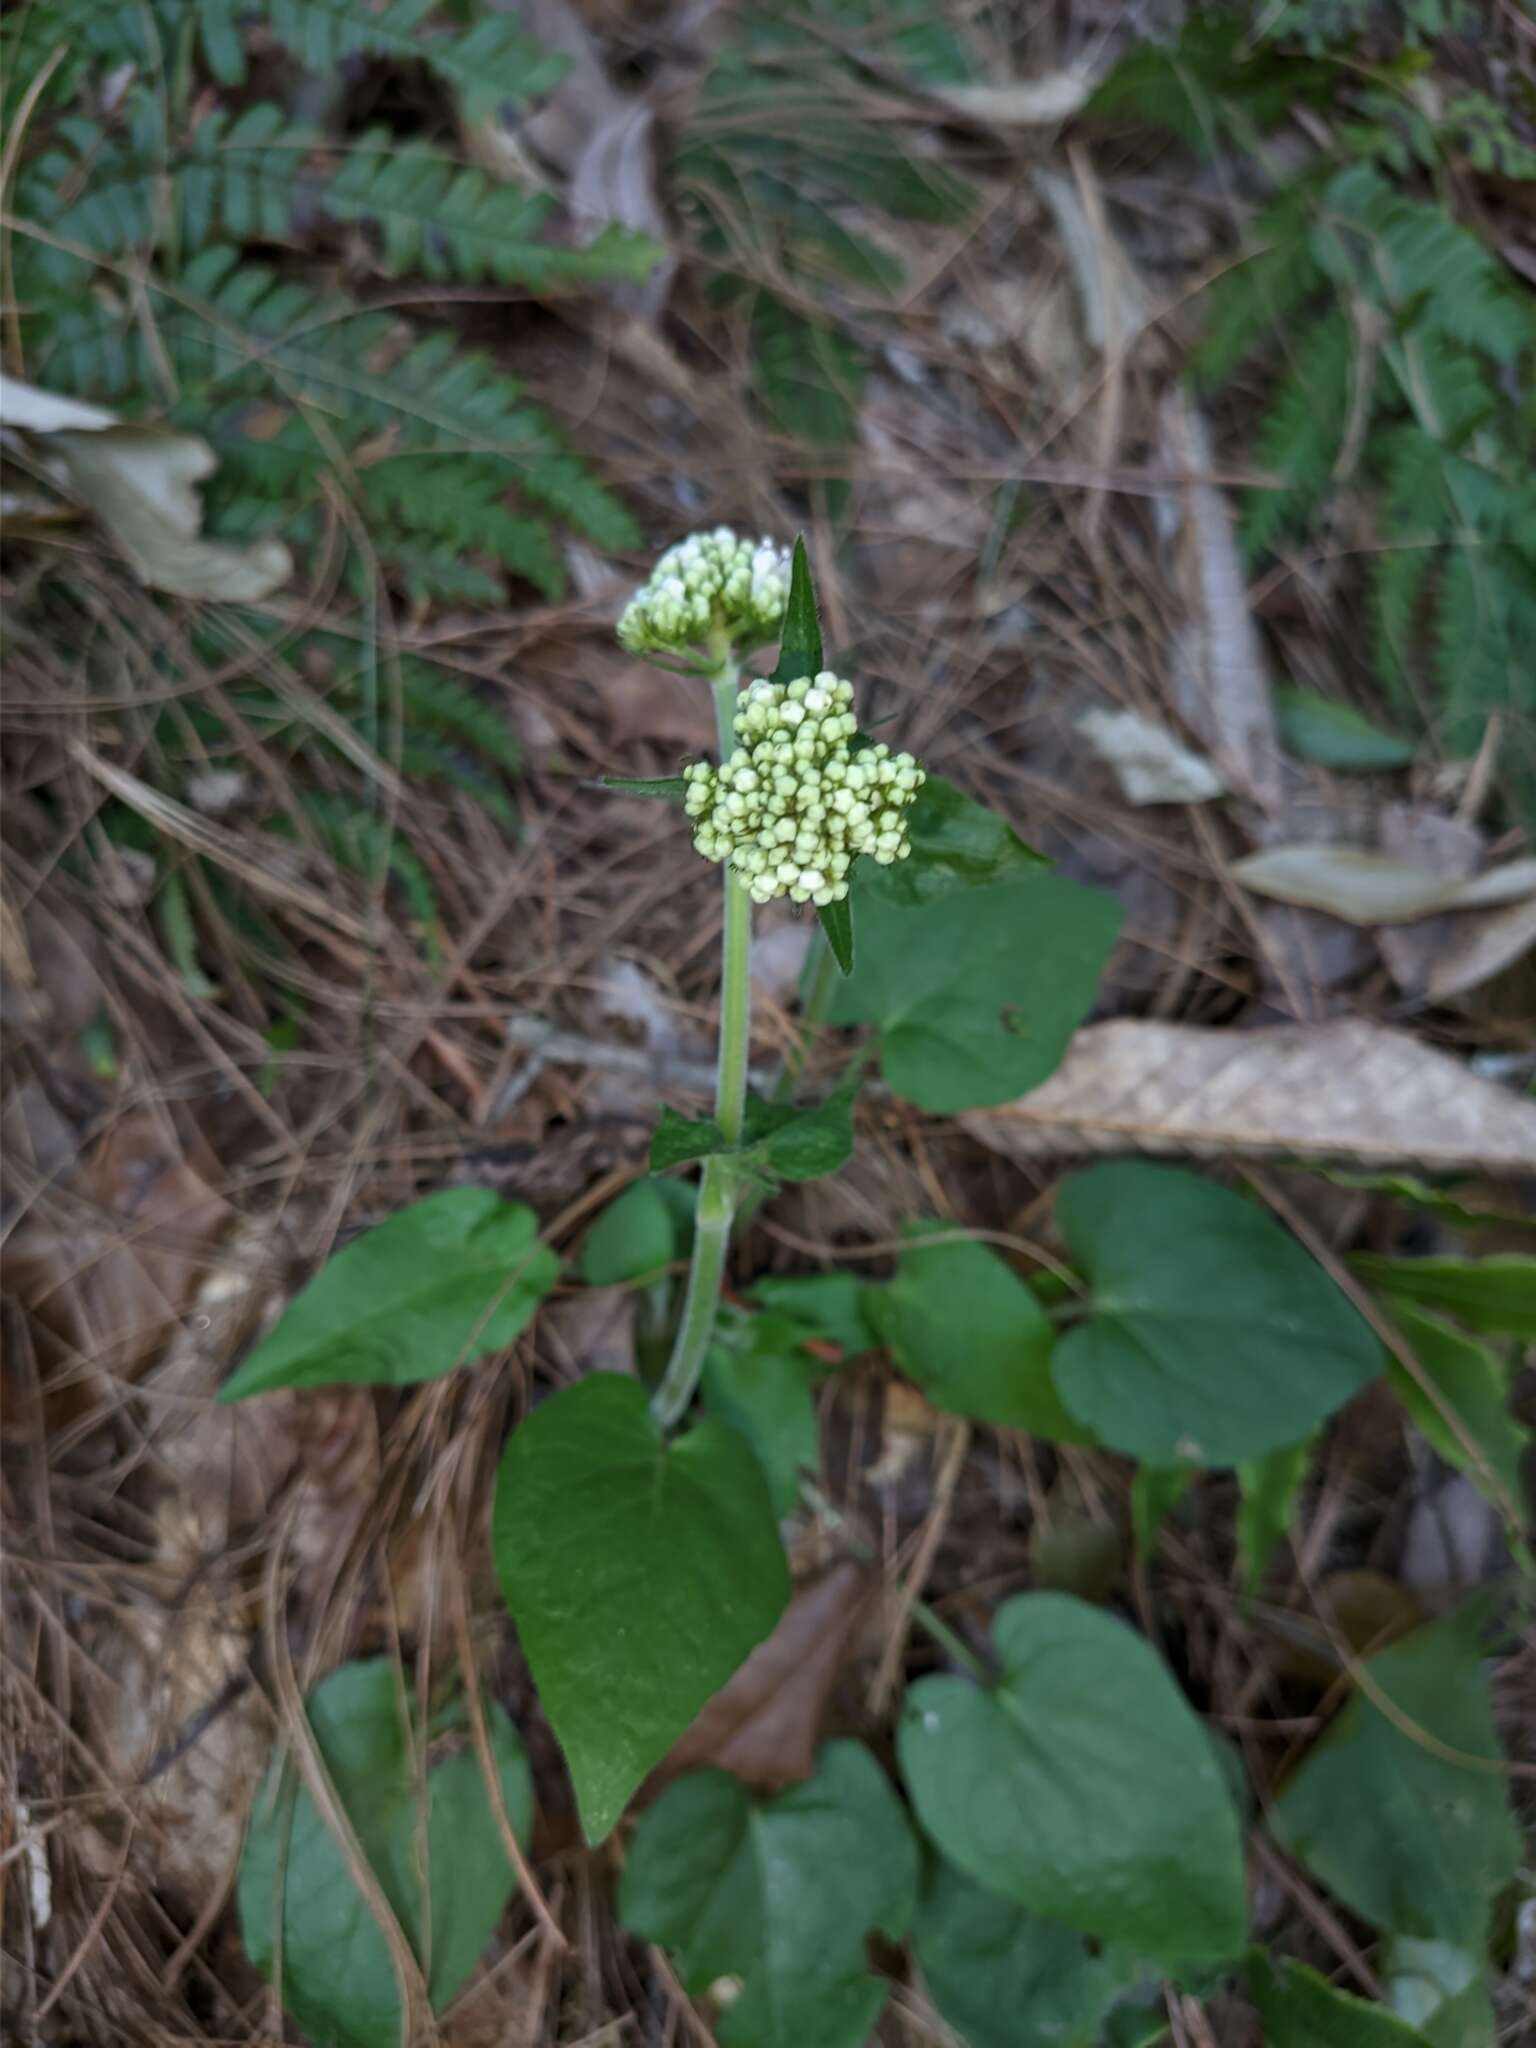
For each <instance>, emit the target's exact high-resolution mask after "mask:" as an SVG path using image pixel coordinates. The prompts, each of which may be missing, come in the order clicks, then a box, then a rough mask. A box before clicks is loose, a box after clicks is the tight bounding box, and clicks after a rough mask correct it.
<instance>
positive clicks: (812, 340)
mask: <svg viewBox="0 0 1536 2048" xmlns="http://www.w3.org/2000/svg"><path fill="white" fill-rule="evenodd" d="M752 343H753V353H754V355H755V357H756V368H757V392H758V397H759V399H760V400H761V402H762V407H763V410H764V412H766V413H767V415H768V417H769V419H770V420H772V422H773V424H774V425H775V426H776V427H777V428H778V429H779V431H780V432H781V433H784V434H790V435H793V436H794V437H795V438H796V439H797V440H801V441H808V442H810V444H811V445H812V446H813V447H822V448H841V447H846V446H847V444H848V443H849V442H850V441H852V439H853V437H854V435H855V433H856V432H857V430H858V424H859V400H860V398H861V397H862V395H863V390H864V358H863V356H862V354H861V353H860V352H859V350H858V349H857V348H856V347H855V346H854V344H853V343H852V342H851V341H850V340H849V339H848V337H847V336H846V335H845V334H843V333H841V332H840V331H839V330H838V329H837V328H835V327H833V326H831V325H829V323H828V322H826V321H824V320H812V319H808V318H807V317H806V316H805V315H804V314H803V313H799V312H796V311H795V309H794V308H793V307H792V306H786V305H785V304H784V302H783V300H782V299H779V298H776V297H775V296H774V294H773V293H772V292H768V291H760V292H759V293H758V294H757V298H756V301H755V303H754V305H753V309H752Z"/></svg>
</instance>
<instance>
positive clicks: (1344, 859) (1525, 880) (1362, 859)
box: [1228, 846, 1536, 925]
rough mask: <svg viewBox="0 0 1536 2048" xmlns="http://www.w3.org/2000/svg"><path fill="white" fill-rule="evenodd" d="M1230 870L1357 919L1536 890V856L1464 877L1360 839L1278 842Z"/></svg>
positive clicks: (1249, 882) (1394, 919)
mask: <svg viewBox="0 0 1536 2048" xmlns="http://www.w3.org/2000/svg"><path fill="white" fill-rule="evenodd" d="M1228 873H1229V874H1230V875H1231V877H1232V879H1233V881H1234V882H1241V883H1242V885H1243V887H1244V888H1245V889H1252V890H1253V891H1254V893H1255V894H1256V895H1259V896H1272V897H1274V898H1275V899H1276V901H1277V902H1280V903H1301V904H1305V905H1306V906H1307V907H1308V908H1309V909H1312V910H1326V911H1327V912H1328V913H1329V915H1330V916H1332V917H1338V918H1342V919H1343V920H1344V922H1345V923H1346V924H1356V925H1372V924H1407V923H1409V922H1410V921H1411V920H1412V919H1414V918H1418V917H1433V916H1435V915H1436V914H1437V913H1438V912H1440V911H1443V910H1486V909H1491V908H1492V907H1493V906H1495V905H1496V904H1501V903H1518V902H1521V901H1523V900H1524V899H1525V898H1526V897H1527V896H1536V857H1531V858H1528V859H1525V860H1511V861H1506V862H1505V863H1504V865H1503V867H1498V868H1489V869H1488V870H1487V871H1486V872H1485V873H1483V874H1481V875H1469V876H1467V877H1465V878H1464V879H1461V880H1458V879H1457V878H1455V877H1454V876H1446V875H1437V874H1435V873H1434V872H1433V871H1432V870H1430V869H1428V868H1420V867H1412V866H1410V865H1409V864H1408V863H1407V862H1406V861H1400V860H1393V859H1391V858H1390V856H1388V855H1386V854H1381V853H1368V852H1367V851H1366V850H1365V849H1364V848H1363V847H1358V846H1273V847H1270V848H1269V849H1268V851H1266V852H1264V853H1253V854H1250V855H1249V856H1248V858H1247V859H1246V860H1240V861H1238V862H1236V863H1235V864H1234V866H1232V867H1231V868H1229V869H1228Z"/></svg>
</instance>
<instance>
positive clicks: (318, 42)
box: [184, 0, 570, 121]
mask: <svg viewBox="0 0 1536 2048" xmlns="http://www.w3.org/2000/svg"><path fill="white" fill-rule="evenodd" d="M184 4H187V5H193V6H195V5H196V4H197V0H184ZM435 7H436V0H386V4H385V5H383V6H381V7H374V6H371V5H370V4H369V0H263V4H261V5H260V6H259V8H258V9H257V10H256V11H257V12H258V13H259V14H260V17H261V21H262V25H263V26H264V27H265V29H266V30H267V32H268V33H269V34H270V35H271V36H272V37H273V39H274V40H275V41H277V42H279V43H281V44H282V46H283V47H284V49H286V50H288V51H289V52H290V53H291V54H292V55H293V56H295V57H297V58H298V60H299V62H300V63H301V64H302V65H303V66H304V68H305V70H306V71H334V70H337V69H339V68H340V67H341V66H342V65H343V64H345V63H346V62H347V60H348V59H349V58H352V57H388V58H392V59H393V60H394V61H395V62H396V63H399V64H425V65H427V66H428V67H429V68H430V69H431V70H432V71H434V72H435V73H436V74H437V76H438V77H439V78H440V79H442V81H443V82H444V84H445V85H447V86H449V87H450V88H451V90H452V91H453V92H454V94H455V95H456V96H457V98H458V99H459V101H460V102H461V105H462V108H463V112H464V115H465V117H466V119H468V120H470V121H476V120H479V119H481V118H482V117H484V116H486V115H489V114H493V113H495V112H497V111H498V110H499V109H500V108H502V107H506V106H512V105H516V104H517V103H518V102H519V101H522V100H527V99H534V98H537V96H538V95H539V94H540V93H544V92H548V91H549V89H550V87H551V86H553V85H556V84H558V83H559V81H560V79H561V78H563V77H564V76H565V73H566V71H567V70H568V69H569V67H570V60H569V58H567V57H562V56H559V55H558V54H557V53H556V52H554V51H551V50H546V49H543V48H542V47H541V46H540V45H539V44H538V43H536V42H534V41H533V40H532V39H531V38H530V37H529V35H528V34H527V32H526V31H525V30H524V29H523V27H522V25H521V24H520V23H519V21H518V19H517V17H516V15H514V14H511V13H500V12H491V11H489V10H486V11H484V12H481V13H480V15H479V18H478V19H477V20H476V21H474V22H473V23H472V24H471V25H470V26H469V27H468V28H461V29H443V30H437V31H434V30H431V29H429V28H428V27H427V22H428V17H429V16H430V15H431V14H432V13H433V11H434V9H435ZM245 11H249V10H245Z"/></svg>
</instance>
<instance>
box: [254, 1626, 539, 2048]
mask: <svg viewBox="0 0 1536 2048" xmlns="http://www.w3.org/2000/svg"><path fill="white" fill-rule="evenodd" d="M304 1711H305V1714H306V1716H307V1718H308V1720H309V1725H310V1732H311V1733H312V1734H313V1736H314V1739H315V1745H316V1747H317V1748H318V1750H319V1752H320V1757H321V1761H322V1762H323V1763H324V1765H325V1770H326V1775H327V1776H328V1777H329V1779H330V1781H331V1784H332V1786H333V1787H334V1789H335V1792H336V1796H337V1798H338V1800H339V1801H340V1803H341V1806H342V1808H343V1810H344V1811H345V1813H346V1816H347V1819H348V1820H349V1821H350V1822H351V1824H352V1829H353V1832H354V1833H355V1834H356V1836H357V1839H358V1843H359V1845H360V1847H361V1848H362V1851H363V1854H364V1856H365V1857H366V1858H367V1860H368V1864H369V1867H370V1869H371V1870H372V1872H373V1875H374V1877H375V1878H376V1879H377V1881H378V1884H379V1887H380V1889H381V1890H382V1891H383V1893H384V1896H385V1898H386V1899H387V1900H388V1901H389V1905H390V1908H391V1910H392V1911H393V1913H394V1915H395V1918H396V1919H397V1920H398V1922H399V1923H400V1928H401V1931H402V1932H403V1933H404V1935H405V1937H406V1939H407V1940H408V1941H409V1942H410V1944H411V1947H412V1948H413V1949H414V1950H415V1952H416V1955H417V1957H418V1959H419V1960H420V1962H421V1966H422V1970H423V1973H424V1975H425V1977H426V1985H427V1995H428V1998H429V1999H430V2001H431V2004H432V2009H433V2011H434V2012H440V2011H441V2010H442V2009H443V2007H444V2006H445V2005H447V2003H448V2001H449V2000H450V1999H451V1998H452V1997H453V1995H454V1993H455V1992H456V1991H457V1990H458V1988H459V1986H460V1985H461V1984H462V1983H463V1982H464V1980H465V1979H466V1978H467V1977H468V1976H469V1974H470V1972H471V1971H472V1970H473V1969H474V1967H475V1965H476V1963H477V1962H478V1961H479V1960H480V1954H481V1951H482V1950H483V1949H484V1947H485V1945H486V1943H487V1942H488V1941H489V1940H490V1938H491V1936H492V1934H493V1933H494V1932H495V1929H496V1923H497V1921H498V1920H499V1919H500V1918H501V1915H502V1911H503V1909H504V1908H505V1906H506V1903H507V1899H508V1897H509V1895H510V1893H511V1891H512V1887H513V1885H514V1883H515V1881H516V1880H515V1877H514V1873H513V1870H512V1866H511V1864H510V1862H509V1861H508V1859H507V1851H506V1847H505V1844H504V1842H503V1840H502V1835H501V1829H500V1827H499V1825H498V1822H497V1818H496V1815H495V1813H494V1811H493V1810H492V1807H491V1803H490V1800H489V1798H488V1795H487V1792H486V1785H485V1778H484V1775H483V1773H482V1771H481V1767H480V1761H479V1759H478V1757H477V1756H476V1755H475V1753H474V1751H473V1750H472V1749H470V1748H468V1747H462V1746H461V1747H460V1748H459V1750H458V1752H457V1754H455V1755H452V1756H449V1757H447V1758H445V1759H444V1760H443V1761H442V1762H440V1763H438V1764H436V1765H435V1766H433V1767H431V1768H428V1769H426V1770H425V1772H423V1771H422V1770H421V1768H420V1765H421V1758H420V1755H419V1751H420V1748H421V1744H422V1740H423V1731H421V1730H420V1729H417V1728H415V1727H413V1726H412V1725H411V1724H410V1723H409V1722H408V1721H407V1719H406V1715H405V1711H404V1706H403V1702H402V1699H401V1694H400V1684H399V1675H398V1673H397V1671H396V1667H395V1662H394V1659H393V1658H391V1657H370V1658H365V1659H363V1660H362V1661H360V1662H358V1663H353V1664H343V1665H342V1666H341V1668H340V1669H339V1670H337V1671H333V1672H332V1673H331V1675H330V1676H329V1678H326V1679H323V1680H322V1681H321V1683H320V1684H319V1685H318V1686H316V1688H315V1690H314V1691H313V1692H312V1693H311V1694H310V1696H309V1698H308V1699H307V1700H306V1701H305V1707H304ZM485 1715H486V1732H487V1734H488V1736H489V1738H490V1745H491V1755H492V1757H493V1758H494V1760H495V1764H496V1774H497V1777H498V1779H499V1781H500V1787H501V1795H502V1798H503V1800H504V1802H505V1804H506V1809H507V1816H508V1818H509V1819H510V1821H511V1823H512V1827H513V1832H514V1833H515V1834H516V1836H517V1837H518V1839H519V1841H521V1842H526V1841H527V1840H528V1836H529V1832H530V1828H531V1824H532V1820H533V1777H532V1773H531V1772H530V1771H529V1768H528V1759H527V1757H526V1756H525V1755H524V1753H523V1746H522V1744H521V1742H519V1740H518V1738H517V1733H516V1731H515V1729H514V1728H513V1726H512V1723H511V1722H510V1721H509V1720H508V1719H507V1716H506V1714H505V1713H504V1711H503V1710H502V1708H501V1707H500V1706H498V1705H497V1703H496V1702H495V1701H494V1700H487V1701H486V1703H485ZM447 1732H448V1731H447V1729H446V1728H444V1727H443V1726H441V1725H438V1726H435V1727H434V1728H433V1729H432V1730H431V1733H432V1734H433V1735H438V1734H444V1733H447ZM423 1806H424V1807H425V1811H423ZM238 1889H239V1903H240V1924H241V1929H242V1932H243V1934H244V1937H245V1948H246V1953H247V1955H249V1957H250V1959H251V1961H252V1962H253V1963H254V1964H255V1965H256V1967H257V1969H258V1970H260V1971H261V1973H262V1974H263V1976H265V1977H267V1978H269V1979H271V1980H272V1981H273V1982H274V1983H275V1984H277V1986H278V1989H279V1992H280V1995H281V1997H282V2001H283V2004H284V2005H285V2006H286V2007H287V2009H288V2010H289V2011H290V2012H291V2013H292V2014H293V2016H294V2018H295V2019H296V2020H297V2021H298V2022H299V2024H300V2026H302V2027H303V2029H304V2031H305V2032H306V2033H307V2034H309V2035H311V2036H312V2037H313V2038H314V2039H315V2040H317V2041H329V2042H333V2043H335V2048H376V2044H377V2043H379V2042H380V2041H394V2040H398V2039H399V2036H400V2022H401V2012H400V1994H399V1989H398V1986H397V1984H396V1981H395V1972H394V1966H393V1964H392V1962H391V1960H390V1953H389V1946H388V1943H387V1942H386V1940H385V1938H384V1934H383V1931H382V1930H381V1928H380V1927H379V1924H378V1922H377V1920H376V1919H375V1918H374V1915H373V1912H372V1910H371V1908H370V1907H369V1904H368V1902H367V1900H366V1899H365V1898H364V1896H363V1894H362V1892H361V1891H360V1890H359V1889H358V1886H357V1882H356V1880H355V1879H354V1877H353V1875H352V1872H351V1869H350V1867H349V1865H348V1861H347V1855H346V1852H345V1850H344V1849H343V1848H342V1846H341V1844H340V1843H339V1842H338V1841H337V1839H336V1837H335V1835H334V1834H333V1833H332V1831H331V1829H330V1827H329V1826H328V1825H327V1823H326V1820H325V1818H324V1817H323V1815H322V1814H321V1811H320V1809H319V1807H318V1806H317V1805H316V1804H315V1802H314V1800H313V1798H312V1797H311V1796H310V1793H309V1789H308V1787H307V1786H306V1785H304V1784H303V1783H302V1782H301V1781H300V1779H299V1777H298V1775H297V1772H296V1771H295V1769H294V1766H293V1764H292V1762H291V1760H289V1759H286V1758H284V1759H282V1760H280V1761H278V1762H276V1763H274V1764H273V1766H272V1768H271V1769H270V1770H269V1771H268V1773H267V1776H266V1780H265V1782H264V1783H263V1785H262V1788H261V1790H260V1791H259V1792H258V1793H257V1795H256V1801H255V1804H254V1806H253V1807H252V1809H251V1823H250V1827H249V1829H248V1831H247V1834H246V1838H245V1847H244V1849H243V1851H242V1852H241V1857H240V1878H239V1888H238Z"/></svg>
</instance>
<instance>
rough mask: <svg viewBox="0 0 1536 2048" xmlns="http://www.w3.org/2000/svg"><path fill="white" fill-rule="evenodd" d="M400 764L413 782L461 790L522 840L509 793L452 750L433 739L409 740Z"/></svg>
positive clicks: (402, 748)
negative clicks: (436, 784)
mask: <svg viewBox="0 0 1536 2048" xmlns="http://www.w3.org/2000/svg"><path fill="white" fill-rule="evenodd" d="M397 765H398V767H399V769H400V773H401V774H402V775H405V776H409V777H410V779H411V780H412V781H413V782H424V783H429V784H431V783H442V784H446V785H447V786H448V787H449V788H450V789H457V790H461V791H462V792H463V794H464V795H465V796H467V797H469V798H471V799H472V800H473V801H474V802H475V803H477V804H478V805H479V806H480V808H481V810H483V811H484V812H485V814H486V816H487V817H489V818H491V819H493V820H494V821H495V823H496V824H498V825H499V826H500V827H501V829H502V831H503V832H504V833H505V834H506V836H507V837H508V838H509V839H514V840H515V839H517V838H518V837H519V835H520V831H521V821H520V820H519V818H518V814H517V805H516V804H515V803H513V801H512V799H511V798H510V797H509V796H508V795H507V792H506V791H505V790H504V789H503V788H501V786H500V785H499V784H498V783H496V782H494V781H492V779H491V777H490V776H489V775H485V774H482V773H480V772H478V771H477V770H476V769H475V768H474V767H473V766H472V765H471V764H470V763H469V762H467V761H464V760H462V759H460V758H459V756H458V755H456V754H454V753H453V752H452V751H451V749H449V748H447V747H444V746H442V745H441V744H439V743H438V742H436V741H434V740H430V739H425V740H424V739H413V740H407V741H406V742H405V743H404V745H403V746H402V747H401V749H400V753H399V756H398V762H397Z"/></svg>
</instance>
